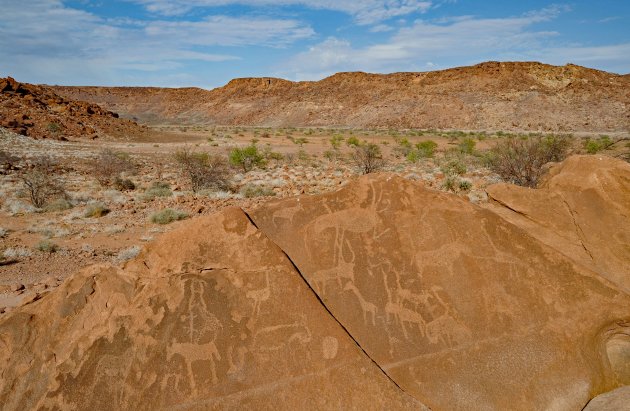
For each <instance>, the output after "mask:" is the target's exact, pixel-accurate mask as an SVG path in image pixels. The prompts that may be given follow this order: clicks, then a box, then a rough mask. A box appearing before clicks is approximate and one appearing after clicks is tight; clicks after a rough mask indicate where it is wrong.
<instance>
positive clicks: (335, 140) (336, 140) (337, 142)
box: [328, 134, 343, 150]
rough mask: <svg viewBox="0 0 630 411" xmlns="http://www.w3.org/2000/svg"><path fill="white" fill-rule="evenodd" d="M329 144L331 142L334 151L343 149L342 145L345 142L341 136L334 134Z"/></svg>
mask: <svg viewBox="0 0 630 411" xmlns="http://www.w3.org/2000/svg"><path fill="white" fill-rule="evenodd" d="M328 142H330V146H331V147H332V148H333V150H339V149H340V148H341V143H342V142H343V136H342V135H341V134H333V136H332V137H331V138H330V140H328Z"/></svg>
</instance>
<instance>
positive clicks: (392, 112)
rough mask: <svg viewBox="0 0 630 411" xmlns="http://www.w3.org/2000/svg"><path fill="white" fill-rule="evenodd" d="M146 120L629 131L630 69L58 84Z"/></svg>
mask: <svg viewBox="0 0 630 411" xmlns="http://www.w3.org/2000/svg"><path fill="white" fill-rule="evenodd" d="M53 89H54V90H55V91H56V92H57V93H59V94H60V95H62V96H64V97H66V98H69V99H77V100H85V101H89V102H91V103H97V104H99V105H101V106H102V107H104V108H106V109H108V110H112V111H115V112H118V113H120V114H121V115H122V116H124V117H125V118H129V119H135V120H137V121H139V122H143V123H147V124H162V123H167V124H198V123H205V124H219V125H260V126H347V127H393V128H439V129H496V130H498V129H501V130H545V131H628V130H630V76H628V75H625V76H622V75H617V74H612V73H607V72H603V71H598V70H594V69H589V68H585V67H580V66H576V65H566V66H551V65H547V64H541V63H534V62H531V63H530V62H525V63H516V62H504V63H500V62H487V63H482V64H478V65H476V66H470V67H460V68H454V69H449V70H443V71H433V72H423V73H394V74H386V75H383V74H367V73H361V72H357V73H338V74H335V75H333V76H331V77H328V78H325V79H323V80H321V81H316V82H311V81H304V82H291V81H287V80H282V79H276V78H244V79H235V80H232V81H230V82H229V83H228V84H227V85H225V86H224V87H220V88H216V89H214V90H203V89H198V88H180V89H168V88H142V87H53Z"/></svg>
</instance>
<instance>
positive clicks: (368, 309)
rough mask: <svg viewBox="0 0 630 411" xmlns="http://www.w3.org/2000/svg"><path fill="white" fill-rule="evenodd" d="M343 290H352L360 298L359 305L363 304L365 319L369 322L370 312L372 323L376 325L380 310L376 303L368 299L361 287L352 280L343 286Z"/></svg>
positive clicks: (362, 309)
mask: <svg viewBox="0 0 630 411" xmlns="http://www.w3.org/2000/svg"><path fill="white" fill-rule="evenodd" d="M343 290H344V291H350V292H352V293H353V294H354V295H355V297H357V300H359V305H360V306H361V311H362V312H363V321H364V322H365V323H366V324H368V322H367V319H368V314H369V318H370V319H371V323H372V325H376V313H377V312H378V309H377V308H376V305H375V304H372V303H371V302H369V301H366V300H365V298H363V295H362V294H361V292H360V291H359V289H358V288H357V287H356V286H355V285H354V284H352V283H351V282H347V283H346V285H345V286H344V287H343Z"/></svg>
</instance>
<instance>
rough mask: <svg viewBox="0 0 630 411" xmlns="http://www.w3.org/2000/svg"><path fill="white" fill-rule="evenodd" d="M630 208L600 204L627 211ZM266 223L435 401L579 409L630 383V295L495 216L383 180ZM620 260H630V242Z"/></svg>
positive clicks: (376, 352) (390, 369)
mask: <svg viewBox="0 0 630 411" xmlns="http://www.w3.org/2000/svg"><path fill="white" fill-rule="evenodd" d="M575 161H579V159H577V160H575ZM570 164H571V162H569V163H568V165H567V167H568V166H570ZM618 166H619V165H618ZM625 167H626V169H627V165H626V166H625ZM622 168H623V167H622ZM560 175H562V172H560V173H559V176H560ZM616 189H618V187H617V186H614V185H603V186H602V187H601V190H603V191H606V190H616ZM611 194H612V193H611ZM628 194H630V193H629V192H626V193H625V195H626V196H627V195H628ZM585 195H588V192H587V193H586V194H585ZM579 197H580V193H579V192H576V193H574V194H573V198H575V199H576V201H578V200H577V199H578V198H579ZM626 198H627V197H626ZM625 204H626V205H624V204H623V203H620V204H619V205H620V206H622V207H626V208H625V209H624V211H620V210H619V209H617V208H614V207H613V208H606V209H603V210H598V212H599V213H600V214H601V215H602V216H601V218H604V219H610V220H615V219H618V218H620V215H619V213H621V212H623V213H625V214H626V215H628V212H630V208H628V207H627V203H625ZM604 215H605V216H604ZM252 218H253V220H254V221H255V222H256V224H257V225H258V226H259V227H260V228H261V229H262V230H263V231H264V232H265V233H266V234H267V235H268V236H269V237H270V238H271V239H272V240H274V241H275V242H276V243H277V244H278V245H279V246H280V247H281V248H282V249H284V250H285V251H286V252H287V254H288V255H289V256H290V257H291V259H292V260H293V262H294V263H295V264H296V266H297V267H298V268H299V270H300V271H301V272H302V273H303V275H304V276H305V277H306V278H307V280H308V281H309V283H310V284H311V285H312V287H313V288H314V289H315V290H316V291H317V293H318V294H319V295H320V297H321V298H322V300H323V301H324V302H325V303H326V305H327V306H328V307H329V309H330V310H331V312H332V313H333V314H334V315H335V316H336V317H337V318H338V319H339V320H340V321H341V322H342V323H343V324H344V325H345V326H346V328H347V329H348V331H349V333H350V334H351V335H353V336H354V338H355V339H356V340H357V341H358V342H359V344H360V345H361V346H362V347H363V348H364V349H365V350H366V352H367V353H368V354H369V355H370V356H371V357H372V358H373V359H374V360H375V361H376V362H377V363H378V364H379V365H380V366H381V367H382V368H383V369H384V370H385V371H386V372H387V373H388V375H389V376H390V377H391V378H392V379H393V380H394V381H396V382H397V383H398V385H400V386H401V388H402V389H404V390H405V391H407V392H409V393H410V394H412V395H413V396H415V397H416V398H418V399H420V400H422V401H423V402H425V403H426V404H427V405H428V406H429V407H431V408H432V409H440V410H441V409H443V410H453V409H461V410H464V409H466V410H468V409H491V410H505V409H511V410H517V409H522V410H531V409H558V410H578V409H581V408H582V407H583V406H584V404H586V402H587V401H588V399H589V398H590V397H591V395H592V394H593V393H600V392H604V391H607V390H609V389H610V388H611V387H614V386H616V385H617V384H619V383H628V378H629V377H630V374H629V373H628V368H627V367H623V366H621V365H620V364H619V363H620V362H623V359H624V358H625V359H626V360H627V358H628V357H627V353H630V344H628V343H627V341H626V342H623V341H617V342H618V343H619V344H613V345H610V340H611V338H613V336H614V335H617V333H618V332H619V330H627V329H628V328H627V327H628V326H629V325H630V323H629V322H628V321H629V320H630V296H629V295H628V294H627V293H626V292H625V290H624V289H622V288H621V287H619V286H617V285H615V284H613V283H611V282H609V281H607V280H606V279H604V278H602V277H601V276H600V275H598V273H597V272H595V271H593V270H591V269H589V268H588V267H586V266H583V265H581V264H580V263H579V260H578V261H576V260H573V259H570V258H568V257H567V256H566V255H564V254H562V253H561V252H558V251H557V250H556V249H554V248H553V247H550V246H547V245H546V244H544V243H542V242H541V241H538V240H537V239H536V238H535V237H533V236H532V235H531V234H530V233H529V232H527V231H525V230H523V229H521V228H519V227H517V226H516V225H514V224H511V223H510V222H508V221H506V220H504V219H502V218H501V217H499V216H498V215H497V214H495V213H493V212H491V211H488V210H484V209H481V208H479V207H477V206H475V205H472V204H470V203H468V202H466V201H464V200H462V199H461V198H458V197H456V196H452V195H448V194H443V193H437V192H432V191H428V190H425V189H423V188H422V187H421V186H419V185H417V184H415V183H411V182H409V181H406V180H403V179H401V178H398V177H394V176H375V177H366V178H364V179H363V180H362V181H361V182H360V183H357V184H353V185H349V186H347V187H346V188H344V189H342V190H341V191H339V192H337V193H333V194H329V195H325V196H320V197H317V198H314V197H301V198H295V199H289V200H281V201H277V202H275V203H273V204H270V205H268V206H266V207H263V208H261V209H259V210H258V211H257V212H255V213H253V214H252ZM593 247H594V246H593ZM599 247H605V245H604V244H600V245H599ZM618 258H619V260H620V261H625V262H626V264H628V262H629V261H630V255H629V254H628V253H627V251H625V252H622V253H621V254H620V255H619V256H618ZM613 346H614V347H615V348H611V347H613ZM607 353H608V354H607Z"/></svg>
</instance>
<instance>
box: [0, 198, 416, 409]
mask: <svg viewBox="0 0 630 411" xmlns="http://www.w3.org/2000/svg"><path fill="white" fill-rule="evenodd" d="M0 369H2V370H3V372H2V376H1V377H0V403H2V404H3V406H2V409H3V410H25V409H61V410H77V409H83V410H88V409H89V410H111V409H141V410H155V409H184V410H202V409H203V410H207V409H256V410H259V409H287V410H289V409H290V410H295V409H307V408H308V409H374V408H378V409H388V408H394V409H418V408H423V407H422V405H421V404H420V403H419V402H418V401H417V400H415V399H413V398H412V397H410V396H408V395H407V394H405V393H403V392H402V391H400V390H399V389H398V388H397V387H396V385H395V384H394V383H392V382H391V381H390V380H389V379H388V378H387V377H386V376H385V374H383V372H382V371H381V370H380V369H379V368H378V367H377V366H376V365H375V364H374V363H373V362H371V361H370V359H369V358H368V357H367V356H366V355H365V354H364V353H363V352H362V351H361V350H360V349H359V348H358V347H357V345H356V344H355V342H354V341H353V340H352V338H351V337H350V336H349V335H348V334H347V333H346V332H345V331H344V330H343V328H342V327H341V326H340V325H339V324H338V323H337V322H336V321H335V319H334V318H333V317H332V316H331V315H330V314H329V313H328V312H327V311H326V310H325V308H324V307H323V306H322V305H321V304H320V303H319V302H318V300H317V297H316V296H315V294H314V293H313V292H312V291H311V290H310V289H309V287H308V286H307V284H306V282H305V281H304V280H303V279H302V278H301V277H300V275H299V273H297V272H296V271H295V269H294V268H293V266H292V265H291V264H290V262H289V261H288V260H287V258H286V257H285V255H284V254H283V252H282V251H281V250H280V249H278V248H277V247H276V246H275V245H273V243H271V242H270V241H269V240H268V239H267V238H266V237H265V235H264V234H262V233H261V232H260V231H258V230H257V229H256V228H255V227H254V226H253V225H252V224H251V223H250V222H249V220H248V219H247V218H246V216H245V214H243V212H242V211H240V210H239V209H229V210H226V211H224V212H222V213H220V214H216V215H214V216H211V217H205V218H199V219H197V220H195V221H191V222H188V223H187V224H186V226H185V227H184V228H182V229H181V230H178V231H177V232H174V233H172V234H168V235H165V236H164V237H163V238H162V239H161V240H159V241H157V242H156V243H155V244H154V245H153V246H151V247H149V249H148V250H147V251H146V252H144V253H142V254H141V255H140V256H139V257H138V259H137V260H135V261H134V262H131V263H129V264H128V265H127V266H126V267H125V268H124V269H123V270H121V269H117V268H113V267H106V266H96V267H92V268H89V269H87V270H84V271H82V272H81V273H79V274H77V275H75V276H73V277H72V278H70V279H68V280H67V281H66V282H65V283H64V284H63V285H62V286H60V287H59V288H58V289H57V290H55V291H54V292H53V293H51V294H50V295H48V296H46V297H45V298H42V299H41V300H39V301H36V302H34V303H31V304H29V305H26V306H24V307H22V308H21V309H19V310H15V311H14V312H12V313H10V314H7V316H6V317H5V318H4V319H2V320H0Z"/></svg>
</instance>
